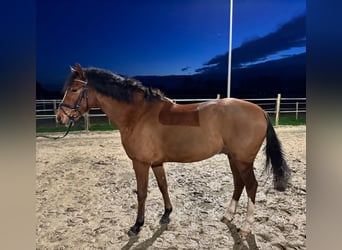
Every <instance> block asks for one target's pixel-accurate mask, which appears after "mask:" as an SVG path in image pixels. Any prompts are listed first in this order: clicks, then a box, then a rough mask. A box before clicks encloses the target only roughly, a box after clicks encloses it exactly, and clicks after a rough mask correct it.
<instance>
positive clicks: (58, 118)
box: [56, 115, 62, 123]
mask: <svg viewBox="0 0 342 250" xmlns="http://www.w3.org/2000/svg"><path fill="white" fill-rule="evenodd" d="M61 120H62V117H60V116H59V115H57V116H56V121H57V122H58V123H60V122H61Z"/></svg>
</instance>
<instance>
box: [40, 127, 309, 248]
mask: <svg viewBox="0 0 342 250" xmlns="http://www.w3.org/2000/svg"><path fill="white" fill-rule="evenodd" d="M276 131H277V134H278V137H279V139H280V140H281V142H282V145H283V149H284V152H285V157H286V160H287V162H288V165H289V167H290V168H291V169H292V180H291V185H290V188H289V189H288V190H287V191H286V192H284V193H280V192H277V191H275V190H274V189H273V186H272V178H271V177H269V178H267V175H262V170H263V169H264V163H265V156H264V153H263V151H260V152H259V154H258V157H257V159H256V161H255V164H254V166H255V173H256V177H257V180H258V182H259V187H258V192H257V197H256V211H255V225H254V230H253V234H252V235H250V236H249V237H247V239H246V240H241V238H240V237H239V234H238V232H237V231H238V230H239V228H240V227H241V226H242V223H243V221H244V219H245V215H246V205H247V197H246V195H245V192H244V193H243V195H242V197H241V199H240V202H239V207H238V210H237V214H236V216H235V219H234V221H233V223H231V224H229V225H227V224H224V223H222V222H221V221H220V220H221V218H222V216H223V215H224V213H225V210H226V207H227V205H228V202H229V201H230V198H231V195H232V192H233V178H232V175H231V171H230V168H229V163H228V161H227V158H226V156H225V155H216V156H214V157H212V158H210V159H208V160H205V161H201V162H195V163H191V164H190V163H187V164H180V163H167V164H165V169H166V172H167V176H168V182H169V192H170V198H171V201H172V203H173V208H174V210H173V213H172V214H171V217H170V218H171V222H170V224H169V225H168V226H160V225H159V219H160V217H161V215H162V213H163V210H164V204H163V200H162V197H161V194H160V192H159V189H158V186H157V182H156V180H155V178H154V176H153V173H152V171H151V172H150V182H149V192H148V197H147V201H146V214H145V225H144V226H143V227H142V230H141V232H140V233H139V235H138V236H137V237H132V238H129V237H128V235H127V231H128V229H129V228H130V227H131V226H132V225H133V224H134V222H135V218H136V210H137V199H136V194H135V192H134V191H135V190H136V182H135V176H134V172H133V168H132V165H131V161H130V160H129V159H128V157H127V156H126V154H125V152H124V150H123V147H122V146H121V141H120V134H119V133H118V132H116V131H112V132H96V133H95V132H90V133H84V132H82V133H72V134H69V135H68V136H67V137H66V138H64V139H61V140H49V139H45V138H37V142H36V168H37V179H36V185H37V187H36V198H37V206H36V216H37V227H36V230H37V233H36V236H37V239H36V243H37V249H151V250H152V249H196V250H197V249H306V232H305V228H306V208H305V206H306V127H305V126H295V127H289V126H281V127H278V128H276Z"/></svg>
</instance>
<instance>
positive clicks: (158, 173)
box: [152, 164, 172, 224]
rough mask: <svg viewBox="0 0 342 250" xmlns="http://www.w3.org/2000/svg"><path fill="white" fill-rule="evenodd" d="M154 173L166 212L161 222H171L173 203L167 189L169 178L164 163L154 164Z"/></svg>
mask: <svg viewBox="0 0 342 250" xmlns="http://www.w3.org/2000/svg"><path fill="white" fill-rule="evenodd" d="M152 169H153V173H154V175H155V177H156V179H157V182H158V187H159V189H160V192H161V193H162V195H163V199H164V205H165V212H164V214H163V216H162V218H161V219H160V224H168V223H169V222H170V218H169V217H170V214H171V212H172V205H171V201H170V197H169V192H168V190H167V180H166V175H165V170H164V167H163V165H162V164H161V165H156V166H152Z"/></svg>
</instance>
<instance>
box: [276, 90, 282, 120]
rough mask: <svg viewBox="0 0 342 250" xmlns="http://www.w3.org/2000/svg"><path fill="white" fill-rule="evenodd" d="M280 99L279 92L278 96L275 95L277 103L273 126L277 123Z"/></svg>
mask: <svg viewBox="0 0 342 250" xmlns="http://www.w3.org/2000/svg"><path fill="white" fill-rule="evenodd" d="M280 100H281V94H278V96H277V105H276V118H275V126H278V125H279V113H280Z"/></svg>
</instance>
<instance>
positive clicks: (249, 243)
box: [121, 220, 259, 250]
mask: <svg viewBox="0 0 342 250" xmlns="http://www.w3.org/2000/svg"><path fill="white" fill-rule="evenodd" d="M222 222H223V223H224V224H226V225H227V227H228V229H229V231H230V234H231V235H232V237H233V240H234V245H233V250H258V249H259V247H258V246H257V244H256V241H255V236H254V234H249V235H248V236H246V237H245V238H242V237H241V236H240V234H239V229H238V228H237V227H236V225H235V224H234V223H232V222H229V221H227V220H223V221H222ZM167 226H168V225H166V224H165V225H161V226H160V227H159V228H158V230H157V231H156V232H155V233H154V234H153V235H152V237H151V238H149V239H147V240H145V241H143V242H141V243H139V244H138V245H137V246H135V247H134V248H132V247H133V245H134V244H135V243H136V242H137V241H138V240H139V236H133V237H130V238H129V241H128V242H127V244H126V245H125V246H123V247H122V248H121V250H129V249H132V250H133V249H134V250H139V249H140V250H142V249H148V248H149V247H150V246H152V245H153V243H154V242H155V241H156V240H157V239H158V238H159V237H160V236H161V235H162V234H163V232H164V231H166V230H167Z"/></svg>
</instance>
